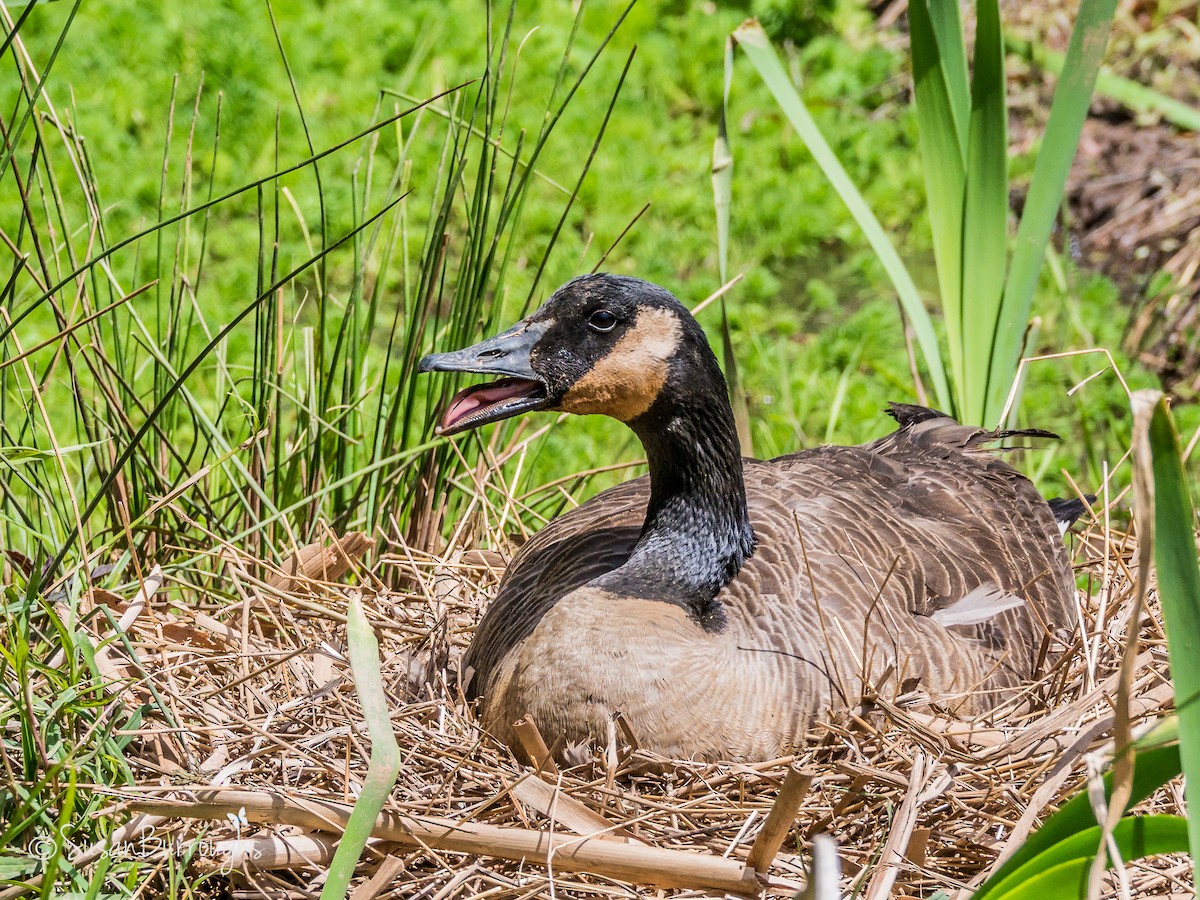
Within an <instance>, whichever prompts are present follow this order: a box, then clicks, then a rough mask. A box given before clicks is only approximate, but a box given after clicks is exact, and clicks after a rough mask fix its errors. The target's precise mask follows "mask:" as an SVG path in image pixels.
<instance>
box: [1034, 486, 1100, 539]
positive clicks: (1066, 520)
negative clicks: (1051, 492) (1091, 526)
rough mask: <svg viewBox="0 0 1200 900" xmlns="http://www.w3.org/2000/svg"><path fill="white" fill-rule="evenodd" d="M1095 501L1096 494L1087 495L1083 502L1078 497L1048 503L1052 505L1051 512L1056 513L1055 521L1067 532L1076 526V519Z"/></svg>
mask: <svg viewBox="0 0 1200 900" xmlns="http://www.w3.org/2000/svg"><path fill="white" fill-rule="evenodd" d="M1095 501H1096V495H1095V494H1085V495H1084V499H1083V500H1080V499H1078V498H1076V497H1055V498H1053V499H1052V500H1047V501H1046V502H1047V503H1049V504H1050V512H1052V513H1054V521H1056V522H1057V523H1058V527H1059V528H1060V529H1061V530H1062V531H1064V532H1065V531H1066V530H1067V529H1068V528H1070V527H1071V526H1072V525H1074V524H1075V520H1076V519H1078V518H1079V517H1080V516H1082V515H1083V514H1084V513H1085V512H1087V511H1088V504H1089V503H1094V502H1095Z"/></svg>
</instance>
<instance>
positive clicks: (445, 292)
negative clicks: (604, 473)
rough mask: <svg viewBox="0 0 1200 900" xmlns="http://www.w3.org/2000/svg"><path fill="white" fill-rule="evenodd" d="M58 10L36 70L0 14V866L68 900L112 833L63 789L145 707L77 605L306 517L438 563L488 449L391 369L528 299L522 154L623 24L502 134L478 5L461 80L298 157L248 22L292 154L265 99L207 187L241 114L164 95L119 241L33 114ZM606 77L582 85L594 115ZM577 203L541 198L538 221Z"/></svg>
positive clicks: (88, 803) (58, 124) (506, 50)
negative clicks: (247, 147) (440, 421)
mask: <svg viewBox="0 0 1200 900" xmlns="http://www.w3.org/2000/svg"><path fill="white" fill-rule="evenodd" d="M74 9H75V8H74V7H73V8H72V9H71V10H70V14H69V15H68V16H67V17H66V19H65V22H64V23H63V24H62V25H61V31H60V32H59V33H58V35H57V37H56V39H55V40H54V41H53V42H52V49H51V51H50V53H49V54H48V56H47V57H46V59H45V61H42V62H38V61H37V54H36V52H35V51H33V50H31V49H30V44H29V43H27V41H26V39H25V37H24V36H23V34H22V29H23V28H25V27H27V26H30V23H33V24H35V25H39V26H43V25H44V23H43V22H42V21H40V20H39V19H38V16H39V13H40V12H41V7H40V5H39V6H35V5H34V4H31V5H29V6H27V7H25V8H24V9H23V10H21V15H20V17H19V18H18V19H16V20H15V21H14V20H13V19H12V18H5V19H4V22H5V25H6V36H5V41H4V43H3V47H2V49H0V53H3V54H7V57H8V58H9V61H10V63H11V65H12V66H13V71H14V72H15V73H16V77H15V79H14V80H13V81H12V82H11V83H10V84H8V86H7V87H3V86H0V92H2V97H0V99H3V101H4V103H5V104H6V106H5V108H6V110H12V111H13V112H12V114H11V115H10V116H9V117H8V118H7V119H5V120H4V121H3V123H2V125H3V128H4V135H3V136H4V138H5V141H4V144H3V146H4V148H5V149H4V155H3V158H2V159H0V211H3V216H4V222H3V224H0V236H2V239H3V247H0V253H6V254H7V256H8V258H9V260H10V263H9V267H8V270H7V273H6V274H5V275H4V276H3V277H0V550H2V553H0V583H2V584H3V585H4V587H3V596H2V601H0V720H3V721H5V722H12V723H15V724H16V726H17V727H16V728H13V729H4V730H0V742H3V747H2V748H0V749H2V752H0V757H2V758H3V759H5V760H6V761H9V762H12V763H13V766H12V767H5V768H4V769H3V770H2V771H0V822H2V823H3V825H2V826H0V837H2V838H3V842H4V845H5V846H7V847H11V848H14V850H13V855H12V856H11V857H7V856H4V855H3V854H0V878H14V879H19V880H26V879H28V878H35V877H38V876H39V873H40V877H42V878H43V879H44V881H43V883H44V885H45V888H44V889H45V890H50V889H51V886H52V885H53V886H54V889H58V888H66V887H68V886H69V887H70V889H72V890H76V891H80V892H86V891H87V890H88V889H89V886H91V887H93V888H98V885H99V882H96V883H90V882H89V878H92V879H95V878H97V877H98V878H100V880H101V881H103V880H104V878H105V877H106V876H105V874H104V873H105V871H107V869H106V868H105V866H107V865H108V864H109V863H105V864H104V866H102V867H101V869H93V870H91V875H90V876H89V875H85V874H84V873H81V872H77V871H74V870H72V869H71V867H70V865H69V860H70V858H71V856H72V855H73V854H74V853H75V852H76V851H77V850H78V848H80V847H82V846H84V845H85V844H87V843H90V842H91V841H94V840H96V839H97V838H100V837H103V835H104V834H105V832H106V831H107V829H108V828H110V827H111V823H110V822H109V821H108V820H106V819H103V818H94V817H92V816H91V813H94V812H95V811H96V810H97V809H98V808H99V807H100V806H102V805H103V798H102V796H101V795H99V794H97V793H95V792H94V791H93V790H91V788H90V787H85V786H87V785H96V784H116V783H124V782H128V781H130V780H132V778H133V774H132V771H131V769H130V766H129V763H128V762H127V760H126V759H125V755H124V751H125V747H126V746H127V745H128V742H129V740H130V739H131V738H130V737H129V733H130V732H132V731H136V729H137V728H138V727H139V724H140V723H141V721H142V720H143V719H144V718H145V717H147V716H149V717H155V716H159V715H160V714H159V713H158V712H156V711H155V708H154V704H153V703H150V704H148V705H147V706H146V707H132V708H131V707H128V706H126V705H123V704H122V703H121V702H120V701H119V699H118V697H117V696H116V694H115V693H114V691H113V690H112V689H111V685H109V684H108V683H107V678H106V676H105V674H104V673H103V671H102V670H101V669H100V668H98V667H97V665H96V664H95V661H94V658H93V655H94V654H93V651H92V644H91V642H90V640H89V639H88V636H87V631H86V629H84V628H83V627H82V625H83V624H84V623H85V622H86V621H87V617H89V616H90V617H98V616H103V615H105V614H106V613H105V611H104V609H103V608H102V607H100V606H96V605H93V604H92V603H90V602H89V600H88V595H89V594H90V593H91V592H92V590H93V589H95V588H100V587H107V588H118V587H120V586H122V585H128V584H130V583H137V582H139V581H142V580H144V579H145V578H146V576H147V572H148V571H149V569H150V567H151V565H152V563H155V562H157V563H161V564H162V565H163V566H164V568H166V569H167V571H168V572H169V573H170V575H169V579H170V582H169V583H171V584H178V583H181V582H182V583H191V584H195V585H200V586H204V585H210V586H213V587H214V589H216V590H219V586H216V585H215V583H214V582H213V581H212V575H213V571H214V568H215V567H218V566H219V565H220V554H219V550H220V548H221V546H222V545H226V544H227V545H229V546H231V547H233V548H235V549H236V550H237V551H238V552H245V553H248V554H250V555H252V556H257V557H258V558H262V559H273V558H274V559H278V558H280V557H281V556H283V555H285V554H287V553H288V552H289V551H290V549H291V548H292V547H293V546H294V545H295V544H300V543H305V542H307V541H308V540H312V539H315V538H319V537H320V536H322V534H323V533H324V529H325V528H326V527H327V526H329V525H332V526H333V527H334V528H335V529H337V530H344V529H349V528H356V529H361V530H365V531H368V532H370V533H372V534H373V535H374V536H376V537H377V538H378V539H380V540H381V541H387V540H391V539H395V538H407V539H409V540H411V541H414V542H417V543H419V544H420V546H421V547H426V548H436V546H437V545H438V541H439V540H440V531H441V526H442V513H443V512H444V511H445V510H446V509H447V508H449V509H450V510H452V511H453V510H455V509H457V508H458V507H460V506H463V505H465V504H467V503H469V502H470V500H469V497H467V492H464V491H462V490H460V489H459V487H458V486H459V485H460V484H461V483H467V484H470V479H469V477H467V475H466V473H469V472H471V471H472V470H473V468H474V467H475V466H476V464H477V461H478V459H479V458H480V456H481V454H482V453H484V452H486V449H487V448H485V447H484V446H483V445H482V444H481V443H480V442H479V441H478V440H467V441H463V442H462V443H461V444H459V446H458V448H457V450H454V449H452V448H451V447H450V445H449V444H448V442H447V441H445V440H441V439H435V438H434V437H433V435H432V430H431V428H432V421H433V418H432V417H433V412H434V410H435V409H436V408H437V407H438V406H439V405H440V404H441V403H442V402H443V401H444V399H445V392H446V391H448V390H449V389H450V388H449V387H448V386H447V385H445V384H444V383H442V382H441V381H439V382H437V383H436V384H435V383H434V382H433V381H430V380H429V379H420V380H418V379H414V378H412V377H410V376H411V375H412V373H413V370H414V366H415V362H416V360H417V359H419V357H420V356H421V355H422V354H423V353H425V352H427V351H428V350H430V349H434V348H436V347H445V346H449V345H460V344H465V343H469V342H471V341H472V340H474V339H476V338H477V337H479V336H480V334H481V333H482V332H484V331H487V330H490V329H492V327H493V325H494V323H493V318H494V317H499V316H504V315H505V314H506V313H505V312H504V311H502V310H501V307H502V305H503V304H502V301H503V299H504V298H505V297H506V296H507V295H508V294H509V293H511V292H512V290H513V285H514V284H519V285H522V286H523V287H527V288H528V291H529V296H530V298H532V297H533V296H534V291H535V290H536V289H537V281H538V279H537V278H534V279H532V282H531V280H530V279H529V278H528V277H525V276H524V275H523V274H522V277H521V278H520V279H514V278H513V277H512V275H513V272H514V268H515V267H514V266H513V261H514V258H515V257H516V256H517V249H518V248H521V250H522V255H523V256H524V257H525V259H524V260H523V263H524V264H526V265H529V266H533V267H536V271H537V272H539V273H540V272H541V271H542V270H544V269H545V268H546V260H547V259H548V258H549V256H550V254H551V253H552V252H553V249H554V246H555V235H556V234H557V233H558V231H557V230H556V231H555V233H554V234H550V235H548V236H546V235H543V234H541V233H537V234H535V235H533V236H534V237H536V238H537V240H536V241H531V240H530V238H531V231H530V229H528V228H526V226H525V222H524V220H523V216H522V213H523V211H524V209H525V203H526V199H527V196H528V195H529V192H530V191H531V190H532V189H534V188H535V187H538V188H543V187H544V186H545V184H546V180H545V179H544V178H543V177H542V176H541V175H540V174H539V171H538V165H539V158H540V156H541V154H542V151H543V150H544V148H545V147H546V146H547V144H548V142H549V141H550V140H551V139H552V137H553V135H554V132H555V128H556V126H557V124H558V123H559V121H560V120H561V119H562V116H563V113H564V111H565V110H566V108H567V106H568V104H570V103H571V102H573V100H574V99H575V98H576V97H578V96H580V93H581V91H582V90H584V84H585V81H587V80H588V78H589V75H592V80H595V77H594V75H593V70H594V66H595V63H596V60H597V59H598V58H599V57H600V55H601V54H602V53H603V52H604V51H605V48H606V47H607V46H608V44H609V42H610V40H611V38H612V35H613V31H615V29H616V28H617V27H618V26H619V25H620V23H621V21H622V19H623V18H624V15H625V13H626V12H627V11H628V10H625V12H622V13H620V14H619V15H618V16H616V17H615V20H614V24H613V26H612V29H613V30H612V31H610V32H609V33H608V35H607V36H606V37H604V38H603V39H602V40H600V41H599V42H593V43H592V45H591V46H590V47H589V50H588V52H587V53H585V54H581V53H579V52H578V51H577V49H576V48H575V46H574V32H573V33H572V38H571V39H570V40H568V42H567V44H566V46H565V47H564V48H563V49H562V54H561V61H560V64H559V70H558V76H557V78H556V80H555V83H554V85H553V87H552V89H551V91H550V92H549V95H548V96H547V97H546V99H545V104H544V114H543V115H542V116H540V117H539V118H538V119H537V121H536V124H535V125H534V127H533V128H532V130H531V131H530V132H527V131H526V130H524V129H523V128H522V127H521V122H519V121H516V120H514V119H512V118H510V100H511V96H512V93H513V92H516V91H520V90H521V89H522V88H521V84H520V82H519V81H518V78H517V75H516V65H515V63H516V58H517V51H518V45H519V40H520V37H521V36H520V35H517V34H515V33H514V31H513V13H514V11H515V3H514V4H510V5H509V6H508V7H506V8H505V10H504V13H503V15H500V16H496V17H493V11H492V9H491V8H490V7H488V8H487V17H488V18H487V23H486V30H485V31H486V35H487V40H486V43H485V46H484V47H482V48H481V59H480V66H479V73H478V75H477V76H476V77H475V78H473V79H472V80H471V81H469V82H467V83H464V84H450V85H447V86H446V87H445V88H444V89H443V90H442V91H440V92H438V93H437V94H436V95H435V96H432V97H428V96H425V97H412V98H411V99H406V97H405V96H401V94H405V95H407V93H408V92H407V91H406V90H398V91H395V92H387V91H383V92H381V93H380V94H379V98H378V102H377V106H376V109H375V115H374V116H373V118H372V120H371V121H370V122H369V123H368V124H366V125H365V126H364V125H363V124H362V123H357V124H351V123H347V128H346V131H347V132H353V133H352V134H351V136H349V137H347V138H346V139H344V140H339V141H336V142H334V143H332V144H330V145H328V146H326V147H324V148H322V147H320V146H318V145H317V144H316V138H315V136H314V133H313V132H312V131H311V130H310V128H309V119H310V116H309V114H308V112H309V111H308V110H306V109H305V108H304V106H303V97H304V93H303V91H302V90H300V84H301V83H302V81H303V75H302V74H299V73H296V72H294V71H293V69H292V67H291V65H290V64H289V62H288V58H287V55H286V52H285V48H286V45H287V29H286V24H285V23H284V22H282V21H281V20H276V19H275V17H274V14H273V13H272V12H271V10H270V9H269V8H268V14H269V15H270V18H271V26H272V28H273V30H274V33H275V34H276V38H277V44H278V47H277V49H278V52H279V54H280V69H281V76H280V77H281V79H286V80H287V84H288V88H289V93H290V95H291V96H292V98H293V105H294V109H293V110H291V112H290V115H291V116H292V121H293V122H295V121H298V122H299V123H300V133H301V134H302V135H303V138H302V141H301V142H299V143H298V142H297V140H296V139H295V138H289V134H292V133H294V130H295V129H294V127H291V126H289V125H287V123H286V122H285V118H286V116H285V113H284V112H283V111H280V112H279V113H278V114H277V115H276V127H275V131H274V134H273V135H271V136H269V140H270V141H271V147H270V149H269V155H270V156H271V157H273V159H274V165H273V170H272V171H270V172H269V173H268V174H265V175H263V176H261V177H257V178H247V177H246V176H245V175H241V176H240V178H241V179H243V180H242V182H241V183H240V184H235V185H234V186H232V187H231V186H228V184H225V183H222V181H221V180H220V178H219V176H218V173H221V172H223V171H226V167H224V166H223V165H222V162H223V146H224V143H225V142H228V141H229V140H230V138H236V137H238V133H237V129H238V128H239V122H238V121H236V120H230V119H229V117H228V116H227V114H226V113H225V109H226V103H225V101H224V99H223V97H222V95H221V94H220V93H218V94H217V95H216V96H215V97H214V96H212V90H211V88H209V87H208V86H207V85H205V84H204V82H203V80H201V81H200V83H198V84H196V85H195V87H194V90H193V89H192V88H187V89H185V88H184V86H183V85H181V84H179V83H176V84H175V86H174V87H173V89H172V93H171V100H170V104H169V106H168V107H167V108H166V109H165V110H163V111H162V115H161V121H160V122H159V123H158V126H157V127H158V128H159V129H160V133H161V134H162V141H163V149H162V155H161V160H162V164H161V171H160V172H159V173H158V177H157V181H158V185H157V198H156V200H155V201H154V203H153V207H152V208H153V209H154V210H155V212H154V215H153V218H152V220H151V221H150V222H149V223H146V222H143V223H140V224H137V225H133V226H130V225H129V224H127V223H126V222H124V220H122V218H121V216H120V208H121V202H120V201H121V200H122V199H123V194H122V191H123V190H124V189H125V187H126V185H123V184H120V183H115V184H114V183H108V184H104V183H101V180H100V179H99V178H98V177H97V175H96V169H95V167H94V166H93V161H92V160H91V159H90V158H89V152H90V148H89V144H88V143H87V141H86V140H85V136H84V135H82V134H80V133H79V132H78V130H77V127H76V122H77V116H76V115H75V111H74V109H73V108H72V107H71V105H70V103H67V104H66V105H65V106H60V105H58V104H61V103H62V102H63V98H64V97H68V96H69V91H68V89H67V86H66V85H63V84H60V83H58V82H57V81H56V80H55V78H54V77H53V68H52V67H53V63H54V60H55V59H56V58H57V55H58V53H59V51H60V49H61V48H64V47H66V48H70V46H71V40H70V38H69V30H70V27H71V24H72V18H73V14H74ZM6 15H7V14H6V13H5V12H4V11H3V8H2V7H0V16H6ZM582 15H583V10H582V9H581V10H580V12H579V16H580V17H581V16H582ZM45 21H46V22H50V21H53V20H52V19H46V20H45ZM578 22H579V19H577V20H576V27H578ZM620 83H621V82H620V80H619V79H618V80H617V81H616V82H613V83H609V84H606V85H604V86H603V87H602V88H598V89H599V90H603V92H604V96H605V97H606V98H608V99H607V100H606V102H607V103H608V109H609V111H610V112H611V109H612V103H613V101H614V100H615V92H616V91H619V89H620ZM587 90H592V88H591V86H590V85H589V86H588V88H587ZM607 121H608V117H607V116H606V117H605V118H604V121H603V122H601V123H599V124H598V125H597V127H596V137H595V140H596V142H597V143H598V142H599V140H600V138H601V137H602V135H603V132H604V128H605V126H606V125H607ZM243 137H244V136H243ZM589 162H590V161H585V162H582V163H581V164H580V170H579V171H580V176H579V177H580V179H581V178H582V176H583V174H586V172H587V170H588V165H589ZM577 190H578V187H576V189H575V191H576V192H577ZM575 195H576V193H575V192H573V191H571V190H569V189H568V190H565V191H562V192H560V193H559V194H558V196H560V197H561V206H562V217H561V220H560V224H559V229H561V228H562V222H565V221H567V218H568V215H569V213H570V210H571V208H572V204H573V202H574V198H575ZM530 243H534V244H535V245H540V246H539V248H538V249H537V250H535V251H533V252H530V251H529V250H528V244H530ZM231 253H234V254H236V259H238V260H240V263H239V262H235V263H233V264H231V263H230V260H229V255H230V254H231ZM217 254H220V255H222V256H223V257H224V258H223V259H222V260H221V261H220V265H219V266H218V265H217V261H216V260H215V256H216V255H217ZM507 435H508V432H506V431H501V432H500V433H499V437H498V438H497V440H498V441H500V442H503V441H504V440H506V439H507ZM172 589H174V588H172ZM31 848H33V849H32V850H31ZM34 850H36V851H37V852H34ZM110 862H111V861H110ZM137 866H138V863H137V861H126V862H123V863H121V864H120V865H119V866H118V867H119V868H122V872H123V873H124V874H125V875H127V874H129V873H130V872H132V871H133V869H136V867H137ZM102 870H103V871H102ZM97 873H99V874H97ZM178 874H179V873H176V874H175V875H172V876H171V877H176V875H178ZM179 877H182V876H181V875H180V876H179Z"/></svg>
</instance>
